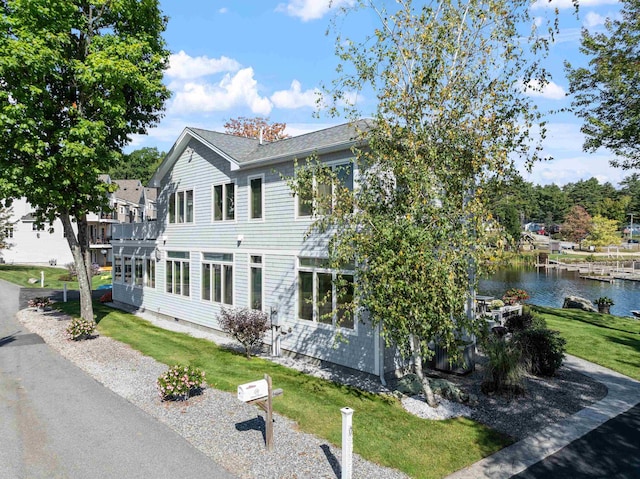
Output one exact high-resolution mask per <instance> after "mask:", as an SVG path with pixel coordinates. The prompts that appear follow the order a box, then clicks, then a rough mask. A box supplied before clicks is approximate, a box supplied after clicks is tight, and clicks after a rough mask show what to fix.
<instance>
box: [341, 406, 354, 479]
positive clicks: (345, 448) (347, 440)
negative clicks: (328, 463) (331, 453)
mask: <svg viewBox="0 0 640 479" xmlns="http://www.w3.org/2000/svg"><path fill="white" fill-rule="evenodd" d="M340 412H341V413H342V474H341V475H340V478H341V479H351V474H352V473H353V457H352V456H353V409H351V408H350V407H343V408H342V409H340Z"/></svg>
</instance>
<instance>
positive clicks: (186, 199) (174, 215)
mask: <svg viewBox="0 0 640 479" xmlns="http://www.w3.org/2000/svg"><path fill="white" fill-rule="evenodd" d="M169 223H193V190H185V191H177V192H175V193H171V194H170V195H169Z"/></svg>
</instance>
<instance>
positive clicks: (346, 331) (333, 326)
mask: <svg viewBox="0 0 640 479" xmlns="http://www.w3.org/2000/svg"><path fill="white" fill-rule="evenodd" d="M300 258H313V259H327V258H326V257H320V256H317V257H313V256H304V255H302V256H297V257H296V258H295V261H296V268H295V285H296V302H295V303H296V304H295V308H296V310H295V313H294V314H295V318H296V322H297V323H299V324H304V325H307V326H312V327H316V328H321V329H327V330H331V331H335V330H340V331H341V333H344V334H347V335H354V336H355V335H357V334H358V322H359V321H358V319H359V316H360V315H359V312H358V311H356V312H355V314H354V315H353V329H352V328H347V327H345V326H340V325H336V318H335V308H334V307H333V305H332V309H333V311H334V317H333V320H332V323H331V324H327V323H322V322H320V321H318V317H317V314H318V313H317V310H316V303H317V298H316V295H317V287H316V275H315V273H331V275H332V277H331V279H332V298H333V300H334V301H337V295H336V288H335V285H334V284H333V280H334V279H335V275H338V274H348V275H352V276H353V285H354V291H355V286H356V278H355V272H354V271H350V270H335V269H330V268H318V267H315V266H314V267H308V266H302V267H301V266H300ZM300 271H303V272H313V273H314V276H313V305H314V306H313V319H312V320H311V321H309V320H308V319H302V318H300V317H299V316H298V313H299V311H300V301H302V298H301V297H300V284H299V281H300Z"/></svg>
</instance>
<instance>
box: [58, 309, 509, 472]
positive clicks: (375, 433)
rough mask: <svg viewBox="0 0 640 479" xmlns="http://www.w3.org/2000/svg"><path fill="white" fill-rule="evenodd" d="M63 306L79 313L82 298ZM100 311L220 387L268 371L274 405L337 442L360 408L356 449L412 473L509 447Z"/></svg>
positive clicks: (474, 428)
mask: <svg viewBox="0 0 640 479" xmlns="http://www.w3.org/2000/svg"><path fill="white" fill-rule="evenodd" d="M60 308H61V309H64V310H65V311H66V312H68V313H70V314H73V315H77V314H78V304H77V303H66V304H61V305H60ZM94 308H95V312H96V319H97V321H98V330H99V332H100V333H101V334H103V335H106V336H110V337H112V338H114V339H117V340H118V341H122V342H124V343H127V344H129V345H131V346H132V347H133V348H135V349H137V350H139V351H141V352H142V353H143V354H145V355H147V356H151V357H153V358H155V359H157V360H158V361H161V362H163V363H165V364H167V365H172V364H175V363H180V364H191V365H193V366H196V367H199V368H202V369H203V370H205V372H206V376H207V381H208V382H209V384H210V385H211V386H212V387H214V388H217V389H220V390H223V391H230V392H234V393H235V392H236V390H237V386H238V385H239V384H242V383H246V382H249V381H254V380H256V379H261V378H262V377H263V375H264V374H265V373H267V374H269V375H270V376H271V377H272V378H273V384H274V387H276V388H282V389H284V395H283V396H281V397H278V398H276V400H275V401H274V408H275V410H276V411H277V412H279V413H280V414H283V415H285V416H287V417H289V418H291V419H293V420H295V421H296V422H297V423H298V425H299V427H300V429H301V430H303V431H306V432H310V433H312V434H315V435H316V436H319V437H321V438H324V439H326V440H328V441H330V442H331V443H334V444H340V442H341V414H340V409H341V408H343V407H346V406H348V407H351V408H353V409H354V410H355V414H354V416H353V424H354V426H353V427H354V450H355V452H357V453H358V454H360V455H362V456H363V457H365V458H366V459H368V460H370V461H374V462H377V463H379V464H383V465H386V466H389V467H392V468H395V469H400V470H402V471H404V472H405V473H407V474H408V475H410V476H412V477H417V478H441V477H444V476H446V475H448V474H450V473H452V472H454V471H456V470H458V469H461V468H463V467H465V466H467V465H469V464H472V463H474V462H476V461H478V460H479V459H481V458H483V457H485V456H488V455H490V454H492V453H494V452H495V451H497V450H499V449H501V448H503V447H505V446H507V445H508V444H509V439H507V438H506V437H504V436H502V435H500V434H499V433H497V432H495V431H492V430H491V429H489V428H487V427H485V426H483V425H481V424H478V423H475V422H473V421H471V420H469V419H463V418H459V419H452V420H447V421H428V420H424V419H420V418H418V417H415V416H413V415H411V414H409V413H407V412H406V411H404V409H403V408H402V406H401V405H400V403H399V401H397V400H396V399H394V398H388V397H381V396H377V395H374V394H370V393H366V392H363V391H360V390H358V389H355V388H351V387H347V386H342V385H338V384H335V383H332V382H329V381H326V380H322V379H318V378H315V377H312V376H308V375H305V374H303V373H300V372H298V371H295V370H292V369H288V368H285V367H282V366H279V365H276V364H274V363H272V362H270V361H267V360H263V359H259V358H253V359H251V360H247V359H246V358H245V357H244V356H243V355H242V354H238V353H235V352H232V351H230V350H228V349H224V348H220V347H218V346H217V345H215V344H213V343H211V342H210V341H206V340H202V339H195V338H192V337H190V336H188V335H186V334H180V333H175V332H171V331H167V330H164V329H161V328H158V327H155V326H153V325H151V324H150V323H149V322H147V321H144V320H142V319H140V318H137V317H136V316H133V315H130V314H127V313H124V312H122V311H119V310H114V309H112V308H109V307H105V306H103V305H100V304H99V303H96V304H94Z"/></svg>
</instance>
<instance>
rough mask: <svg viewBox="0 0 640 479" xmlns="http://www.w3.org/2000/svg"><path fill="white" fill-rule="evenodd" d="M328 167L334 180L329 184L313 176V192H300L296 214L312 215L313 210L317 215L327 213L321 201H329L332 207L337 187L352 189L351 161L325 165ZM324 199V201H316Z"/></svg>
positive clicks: (302, 215)
mask: <svg viewBox="0 0 640 479" xmlns="http://www.w3.org/2000/svg"><path fill="white" fill-rule="evenodd" d="M326 166H327V168H330V169H331V171H332V172H333V174H334V175H335V178H336V181H333V182H332V183H331V184H328V183H324V182H320V181H318V179H317V178H316V177H315V176H314V178H313V194H312V193H311V192H307V193H306V194H305V193H302V194H300V195H298V216H299V217H304V216H312V215H313V213H314V212H315V213H316V214H319V215H324V214H327V213H328V212H329V211H327V208H326V206H324V207H323V206H321V203H329V202H330V203H331V208H333V207H334V203H335V199H336V195H337V188H339V187H343V188H347V189H348V190H349V191H353V168H354V166H353V163H351V162H349V163H339V164H335V165H326ZM320 199H325V201H318V200H320Z"/></svg>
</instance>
